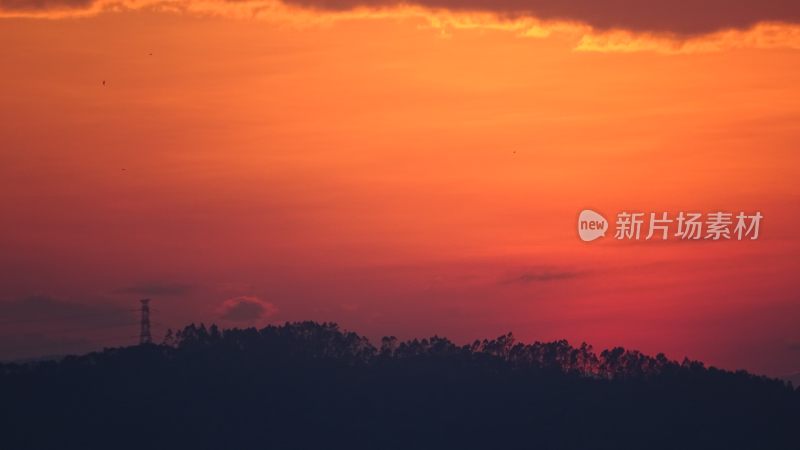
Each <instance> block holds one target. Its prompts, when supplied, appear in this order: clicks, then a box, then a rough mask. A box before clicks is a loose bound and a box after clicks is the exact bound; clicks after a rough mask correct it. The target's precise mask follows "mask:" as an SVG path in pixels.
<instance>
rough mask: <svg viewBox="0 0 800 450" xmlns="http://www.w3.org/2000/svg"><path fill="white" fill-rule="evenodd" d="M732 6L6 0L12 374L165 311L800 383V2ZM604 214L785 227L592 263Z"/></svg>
mask: <svg viewBox="0 0 800 450" xmlns="http://www.w3.org/2000/svg"><path fill="white" fill-rule="evenodd" d="M728 3H729V2H723V1H721V0H715V1H709V2H689V1H688V0H684V1H669V2H668V1H666V0H653V1H638V2H635V1H632V0H629V1H610V0H606V1H599V0H595V1H588V0H572V1H555V0H552V1H548V0H503V1H489V0H418V1H413V2H410V3H402V4H401V3H397V2H394V1H390V0H386V1H367V0H362V1H357V0H285V2H283V3H281V2H278V1H271V0H266V1H265V0H259V1H222V0H204V1H195V0H176V1H161V0H140V1H125V0H123V1H115V2H112V1H103V0H99V1H93V0H44V1H27V0H0V42H2V52H0V163H1V164H0V211H2V214H0V325H2V327H1V328H0V359H13V358H21V357H31V356H38V355H49V354H62V353H65V352H71V351H85V350H91V349H98V348H102V347H103V346H104V345H122V344H133V343H135V342H136V341H137V339H138V328H137V326H138V325H137V323H136V321H137V320H138V319H137V313H136V311H135V309H136V308H137V307H138V299H140V298H143V297H150V298H152V299H153V300H152V305H153V308H154V312H153V314H152V316H153V320H154V322H155V324H154V337H155V339H156V340H160V339H161V337H163V334H164V332H165V331H166V329H167V328H169V327H172V328H176V327H180V326H182V325H185V324H188V323H190V322H205V323H211V322H216V323H218V324H220V325H222V326H225V327H233V326H238V327H242V326H253V325H256V326H263V325H266V324H269V323H281V322H284V321H294V320H306V319H310V320H318V321H335V322H338V323H339V324H340V325H342V326H343V327H345V328H347V329H350V330H353V331H357V332H359V333H362V334H365V335H367V336H369V337H370V338H372V339H374V338H379V337H380V336H382V335H395V336H397V337H399V338H409V337H423V336H430V335H433V334H438V335H444V336H447V337H450V338H451V339H453V340H454V341H456V342H457V343H466V342H468V341H471V340H473V339H476V338H484V337H494V336H497V335H499V334H503V333H506V332H508V331H513V332H514V333H515V335H516V336H517V338H518V339H521V340H525V341H530V340H552V339H561V338H565V339H568V340H569V341H570V342H573V343H580V342H582V341H586V342H589V343H591V344H593V345H594V347H595V348H596V349H602V348H606V347H611V346H616V345H621V346H625V347H626V348H634V349H639V350H641V351H644V352H647V353H652V354H655V353H658V352H664V353H666V354H667V356H669V357H671V358H675V359H682V358H683V357H684V356H688V357H690V358H694V359H700V360H702V361H704V362H706V363H707V364H711V365H717V366H720V367H723V368H727V369H740V368H742V369H747V370H751V371H754V372H756V373H759V374H768V375H772V376H790V375H792V374H797V373H799V372H800V326H798V325H800V294H798V292H799V290H800V277H799V276H798V269H800V258H798V252H800V223H798V222H799V221H800V183H798V181H797V180H798V177H800V169H798V164H800V152H798V143H800V25H797V24H798V23H800V5H798V3H797V2H795V1H788V0H786V1H779V0H773V1H760V2H756V1H745V2H739V3H741V5H739V6H737V7H731V6H729V5H728ZM642 5H648V6H647V7H644V6H642ZM737 5H738V4H737ZM585 208H591V209H593V210H596V211H599V212H602V213H603V214H605V215H606V217H608V218H609V219H610V220H613V219H614V216H615V214H616V213H617V212H619V211H625V210H627V211H643V212H662V211H667V212H670V213H675V212H677V211H690V210H692V211H699V212H703V213H706V212H713V211H733V212H736V213H738V212H739V211H745V212H748V213H754V212H755V211H760V212H761V213H762V214H763V216H764V219H763V222H762V224H761V230H760V237H759V239H758V240H743V241H737V240H730V241H719V242H709V241H705V240H704V241H702V242H682V241H680V240H676V239H669V240H667V241H666V242H626V241H617V240H614V239H613V237H612V236H611V235H608V236H607V237H606V238H604V239H601V240H598V241H595V242H591V243H585V242H582V241H580V240H579V239H578V237H577V234H576V218H577V215H578V213H579V212H580V211H581V210H582V209H585Z"/></svg>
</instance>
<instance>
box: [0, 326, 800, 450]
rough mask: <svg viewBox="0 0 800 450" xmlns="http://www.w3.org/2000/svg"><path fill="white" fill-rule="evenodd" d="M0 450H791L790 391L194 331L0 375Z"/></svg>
mask: <svg viewBox="0 0 800 450" xmlns="http://www.w3.org/2000/svg"><path fill="white" fill-rule="evenodd" d="M0 399H2V401H0V411H2V413H1V414H2V417H0V419H2V422H1V423H2V424H3V425H2V430H3V433H2V437H0V448H4V449H28V448H35V449H51V448H52V449H56V448H57V449H70V448H75V449H117V448H157V449H166V448H170V449H317V448H333V449H464V448H470V449H471V448H476V449H477V448H480V449H584V450H585V449H637V450H641V449H681V450H686V449H728V450H730V449H748V450H756V449H767V450H781V449H798V448H800V435H798V423H800V391H798V390H794V389H793V388H792V387H791V385H788V384H786V383H784V382H781V381H778V380H773V379H768V378H765V377H758V376H754V375H751V374H749V373H746V372H741V371H740V372H730V371H724V370H719V369H715V368H708V367H705V366H704V365H703V364H702V363H700V362H696V361H689V360H684V361H683V362H681V363H678V362H676V361H671V360H669V359H667V358H666V357H665V356H664V355H661V354H659V355H657V356H655V357H650V356H647V355H643V354H641V353H639V352H637V351H629V350H625V349H622V348H614V349H610V350H604V351H602V352H600V353H595V352H594V351H593V350H592V348H591V346H589V345H586V344H582V345H581V346H579V347H574V346H571V345H570V344H569V343H567V342H566V341H555V342H547V343H541V342H535V343H532V344H523V343H519V342H516V341H515V339H514V337H513V336H512V335H511V334H508V335H504V336H500V337H499V338H496V339H492V340H483V341H476V342H474V343H472V344H469V345H463V346H459V345H455V344H453V343H452V342H450V341H449V340H447V339H445V338H441V337H432V338H428V339H421V340H419V339H414V340H410V341H405V342H399V341H398V340H397V339H395V338H393V337H386V338H383V339H382V341H381V343H380V344H379V345H378V346H375V345H373V344H371V343H370V342H369V341H368V340H367V339H366V338H364V337H362V336H359V335H358V334H356V333H352V332H345V331H342V330H341V329H339V327H338V326H337V325H335V324H331V323H322V324H320V323H315V322H300V323H287V324H285V325H282V326H269V327H266V328H263V329H260V330H257V329H254V328H250V329H229V330H220V329H219V328H217V327H216V326H210V327H205V326H203V325H200V326H195V325H190V326H187V327H185V328H184V329H182V330H180V331H178V332H176V333H174V334H172V333H169V334H168V336H167V339H165V342H164V343H163V344H160V345H143V346H135V347H127V348H113V349H106V350H104V351H102V352H96V353H91V354H87V355H83V356H69V357H66V358H64V359H62V360H60V361H48V362H38V363H29V364H2V365H0Z"/></svg>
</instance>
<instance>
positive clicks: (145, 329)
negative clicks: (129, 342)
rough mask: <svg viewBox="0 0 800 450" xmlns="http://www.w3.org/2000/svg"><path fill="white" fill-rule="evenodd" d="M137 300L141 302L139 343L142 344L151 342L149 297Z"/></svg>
mask: <svg viewBox="0 0 800 450" xmlns="http://www.w3.org/2000/svg"><path fill="white" fill-rule="evenodd" d="M139 301H140V302H141V303H142V320H141V322H140V328H139V329H140V331H139V345H143V344H149V343H151V342H153V338H152V337H151V336H150V299H149V298H143V299H141V300H139Z"/></svg>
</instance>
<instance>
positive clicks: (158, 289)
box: [114, 282, 192, 296]
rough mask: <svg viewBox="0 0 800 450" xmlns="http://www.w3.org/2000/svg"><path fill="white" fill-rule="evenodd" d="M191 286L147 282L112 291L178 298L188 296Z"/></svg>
mask: <svg viewBox="0 0 800 450" xmlns="http://www.w3.org/2000/svg"><path fill="white" fill-rule="evenodd" d="M191 290H192V286H191V285H188V284H181V283H168V282H167V283H165V282H149V283H139V284H135V285H133V286H128V287H124V288H121V289H117V290H116V291H114V293H116V294H133V295H144V296H148V295H152V296H178V295H185V294H188V293H189V291H191Z"/></svg>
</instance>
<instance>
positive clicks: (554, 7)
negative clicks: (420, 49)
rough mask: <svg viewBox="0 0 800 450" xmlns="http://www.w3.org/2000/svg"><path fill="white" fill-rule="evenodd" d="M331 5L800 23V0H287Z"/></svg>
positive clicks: (662, 25) (677, 29)
mask: <svg viewBox="0 0 800 450" xmlns="http://www.w3.org/2000/svg"><path fill="white" fill-rule="evenodd" d="M284 1H285V2H286V3H287V4H291V5H298V6H303V7H311V8H316V9H326V10H345V9H352V8H357V7H395V6H400V5H402V4H412V5H417V6H422V7H426V8H431V9H446V10H449V11H456V12H462V11H464V12H490V13H496V14H499V15H502V16H506V17H511V18H516V17H520V16H523V17H534V18H536V19H540V20H546V21H567V22H579V23H583V24H586V25H589V26H591V27H593V28H595V29H597V30H610V29H625V30H631V31H637V32H656V33H669V34H682V35H697V34H705V33H711V32H714V31H719V30H725V29H745V28H749V27H751V26H753V25H755V24H757V23H759V22H791V23H798V22H800V2H797V1H796V0H742V1H738V2H731V1H730V0H706V1H702V2H700V1H697V0H410V1H398V0H284Z"/></svg>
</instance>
